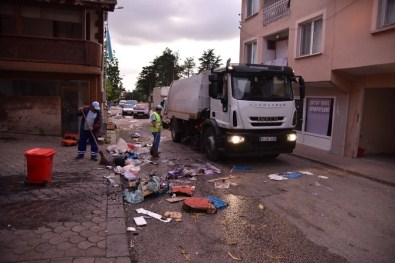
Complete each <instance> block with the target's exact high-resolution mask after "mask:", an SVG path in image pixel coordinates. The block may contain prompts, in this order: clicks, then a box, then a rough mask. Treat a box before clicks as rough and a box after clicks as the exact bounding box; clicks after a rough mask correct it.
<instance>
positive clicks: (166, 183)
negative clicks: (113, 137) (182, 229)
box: [107, 133, 227, 224]
mask: <svg viewBox="0 0 395 263" xmlns="http://www.w3.org/2000/svg"><path fill="white" fill-rule="evenodd" d="M131 137H132V138H135V139H137V138H139V137H140V135H139V134H138V133H134V134H132V135H131ZM150 147H151V144H149V143H144V142H140V141H138V140H136V143H133V144H132V143H127V142H125V141H124V140H123V139H119V140H118V142H117V144H116V145H110V146H108V147H107V152H109V153H110V154H111V156H112V157H113V159H112V166H108V168H111V169H113V171H114V173H115V174H119V175H120V176H121V178H122V179H123V181H124V182H126V185H125V186H126V187H124V190H123V199H124V200H125V201H126V202H128V203H133V204H136V203H141V202H143V201H144V199H145V198H146V197H148V196H150V197H153V196H160V195H163V194H168V195H169V196H170V197H169V198H167V199H166V201H168V202H170V203H173V202H180V201H183V205H182V208H183V209H184V210H185V211H195V212H196V211H199V212H206V213H209V214H212V213H215V212H216V211H217V210H218V209H221V208H224V207H226V206H227V204H226V203H225V202H223V201H222V200H220V199H219V198H217V197H214V196H209V197H194V196H193V195H194V193H195V186H194V185H193V182H194V181H196V180H197V177H198V176H203V175H213V174H221V173H222V172H221V170H220V169H219V168H217V167H215V166H214V165H212V164H210V163H198V162H194V163H188V164H180V163H179V162H178V163H176V161H175V160H163V161H162V163H163V164H165V165H166V166H168V167H171V169H169V171H168V172H167V174H166V175H162V176H161V175H157V174H155V173H154V172H153V173H149V174H148V176H144V175H141V173H140V172H141V167H142V166H144V165H146V164H153V165H158V163H156V162H154V161H152V160H150V159H149V158H148V157H147V155H148V153H149V148H150ZM222 181H223V180H222ZM215 183H216V184H217V183H219V182H215ZM219 188H221V187H219ZM222 188H223V187H222ZM168 217H169V218H175V219H177V218H178V219H180V216H179V214H177V213H175V212H172V213H169V215H168ZM137 220H140V221H139V223H140V224H144V222H143V220H142V219H137ZM136 224H137V222H136Z"/></svg>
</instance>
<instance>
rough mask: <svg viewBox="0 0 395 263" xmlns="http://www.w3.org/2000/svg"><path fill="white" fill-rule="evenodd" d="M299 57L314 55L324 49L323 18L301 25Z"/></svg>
mask: <svg viewBox="0 0 395 263" xmlns="http://www.w3.org/2000/svg"><path fill="white" fill-rule="evenodd" d="M299 36H300V46H299V55H300V56H305V55H312V54H317V53H320V52H321V49H322V47H321V46H322V44H321V43H322V18H318V19H315V20H311V21H309V22H307V23H303V24H300V25H299Z"/></svg>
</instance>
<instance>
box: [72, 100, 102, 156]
mask: <svg viewBox="0 0 395 263" xmlns="http://www.w3.org/2000/svg"><path fill="white" fill-rule="evenodd" d="M78 116H82V118H81V124H80V138H79V141H78V154H77V157H75V159H77V160H78V159H82V158H84V155H85V152H86V146H87V143H88V142H89V144H90V145H91V160H92V161H97V160H98V155H99V146H98V145H97V138H98V137H99V131H100V127H101V124H102V116H101V112H100V104H99V102H97V101H94V102H92V104H91V105H89V106H84V107H80V108H78Z"/></svg>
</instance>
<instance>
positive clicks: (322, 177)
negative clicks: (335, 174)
mask: <svg viewBox="0 0 395 263" xmlns="http://www.w3.org/2000/svg"><path fill="white" fill-rule="evenodd" d="M318 178H321V179H328V178H329V177H328V176H324V175H319V176H318Z"/></svg>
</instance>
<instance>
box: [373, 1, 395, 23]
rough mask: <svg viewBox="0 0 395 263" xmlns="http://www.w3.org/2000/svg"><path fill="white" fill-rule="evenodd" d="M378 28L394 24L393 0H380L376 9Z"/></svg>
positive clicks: (394, 10)
mask: <svg viewBox="0 0 395 263" xmlns="http://www.w3.org/2000/svg"><path fill="white" fill-rule="evenodd" d="M377 18H378V28H382V27H385V26H389V25H394V24H395V0H380V1H379V10H378V16H377Z"/></svg>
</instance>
